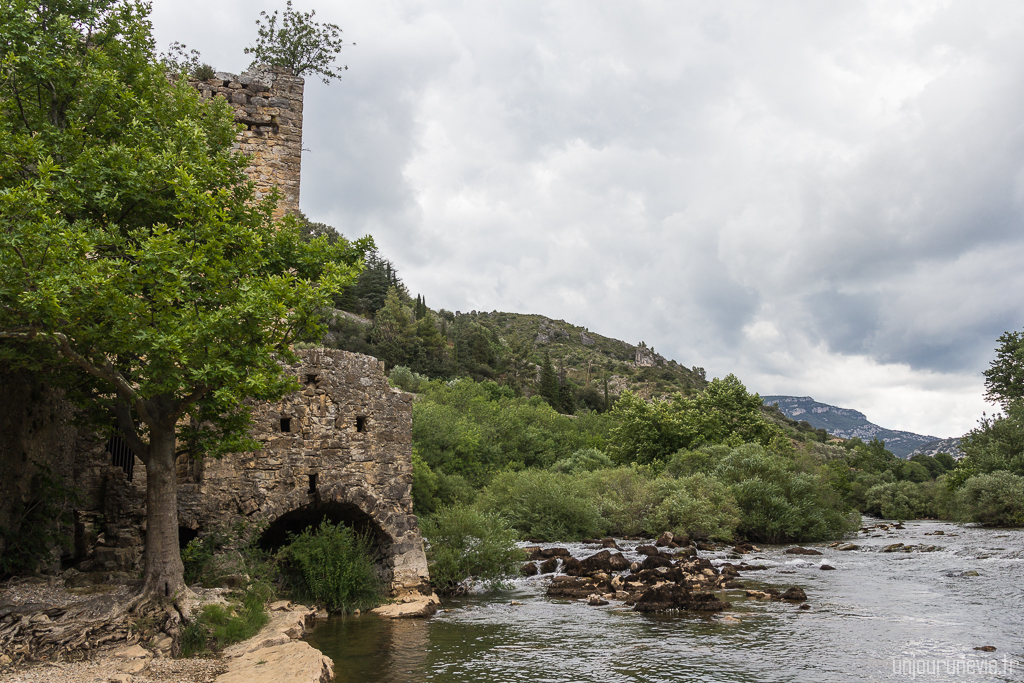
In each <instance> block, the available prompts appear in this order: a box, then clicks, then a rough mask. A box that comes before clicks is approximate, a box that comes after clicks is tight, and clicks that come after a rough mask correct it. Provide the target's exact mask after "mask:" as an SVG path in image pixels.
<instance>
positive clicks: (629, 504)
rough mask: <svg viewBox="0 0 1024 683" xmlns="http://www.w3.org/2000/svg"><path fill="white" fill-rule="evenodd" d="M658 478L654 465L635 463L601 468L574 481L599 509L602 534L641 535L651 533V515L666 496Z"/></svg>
mask: <svg viewBox="0 0 1024 683" xmlns="http://www.w3.org/2000/svg"><path fill="white" fill-rule="evenodd" d="M654 479H655V475H654V473H653V471H652V470H651V469H650V468H646V467H641V466H638V465H634V466H631V467H616V468H615V469H610V470H597V471H595V472H591V473H589V474H587V475H583V476H581V477H578V478H577V479H575V480H574V483H575V484H576V485H577V486H578V488H579V490H581V491H584V492H586V493H585V495H586V497H587V498H588V499H589V500H590V501H592V503H593V505H594V506H595V507H596V508H597V513H598V515H599V516H600V523H601V527H602V528H601V533H605V534H613V535H616V536H637V535H639V534H644V533H650V532H648V530H647V529H648V517H650V515H651V513H652V512H653V511H654V509H655V508H656V507H657V506H658V504H659V503H660V502H661V501H662V499H663V498H664V497H665V492H664V491H661V490H659V489H658V488H657V487H656V486H655V485H654ZM588 535H589V534H588Z"/></svg>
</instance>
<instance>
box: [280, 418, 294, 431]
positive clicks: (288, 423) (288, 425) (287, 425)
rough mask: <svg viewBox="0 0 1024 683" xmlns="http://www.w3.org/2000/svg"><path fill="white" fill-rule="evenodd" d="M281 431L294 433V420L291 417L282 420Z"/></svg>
mask: <svg viewBox="0 0 1024 683" xmlns="http://www.w3.org/2000/svg"><path fill="white" fill-rule="evenodd" d="M281 431H282V432H290V431H292V419H291V418H290V417H282V418H281Z"/></svg>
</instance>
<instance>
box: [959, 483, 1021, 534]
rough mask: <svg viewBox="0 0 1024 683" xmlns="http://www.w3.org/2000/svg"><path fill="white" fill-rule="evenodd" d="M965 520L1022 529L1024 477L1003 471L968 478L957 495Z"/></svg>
mask: <svg viewBox="0 0 1024 683" xmlns="http://www.w3.org/2000/svg"><path fill="white" fill-rule="evenodd" d="M956 505H957V508H958V510H959V512H960V515H961V518H962V519H963V520H964V521H969V522H978V523H980V524H984V525H986V526H1004V527H1016V526H1024V477H1021V476H1018V475H1016V474H1012V473H1010V472H1006V471H1004V470H1000V471H996V472H992V473H991V474H979V475H977V476H974V477H971V478H970V479H968V480H967V482H966V483H965V484H964V485H963V488H961V489H960V490H959V491H957V493H956Z"/></svg>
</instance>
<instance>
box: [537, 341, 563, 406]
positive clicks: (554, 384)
mask: <svg viewBox="0 0 1024 683" xmlns="http://www.w3.org/2000/svg"><path fill="white" fill-rule="evenodd" d="M539 393H540V395H541V396H542V397H543V398H544V400H545V401H547V402H548V404H550V405H551V407H552V408H554V409H555V410H558V408H559V404H560V403H561V400H560V398H561V397H560V392H559V387H558V375H557V374H555V367H554V366H553V365H552V364H551V354H550V353H548V352H547V351H545V352H544V362H543V363H542V364H541V366H540V391H539Z"/></svg>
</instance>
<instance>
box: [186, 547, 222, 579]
mask: <svg viewBox="0 0 1024 683" xmlns="http://www.w3.org/2000/svg"><path fill="white" fill-rule="evenodd" d="M215 552H216V544H215V543H214V542H213V541H212V540H210V539H208V538H193V539H192V540H191V541H189V542H188V545H186V546H185V547H184V548H182V550H181V562H182V564H183V565H184V566H185V584H186V585H189V586H191V585H193V584H195V583H198V582H199V581H200V579H202V578H203V577H205V576H206V575H207V571H208V570H209V568H210V565H211V563H212V562H213V557H214V553H215Z"/></svg>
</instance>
